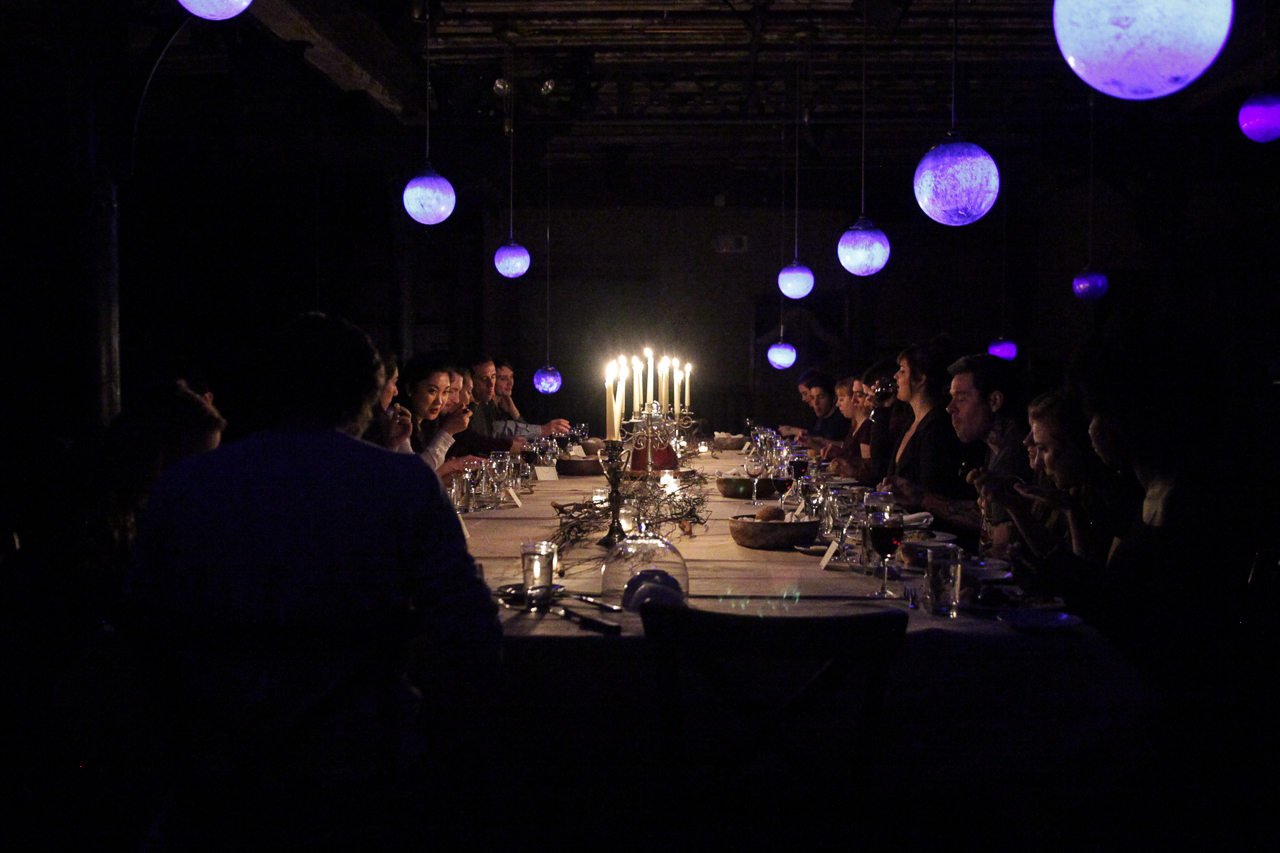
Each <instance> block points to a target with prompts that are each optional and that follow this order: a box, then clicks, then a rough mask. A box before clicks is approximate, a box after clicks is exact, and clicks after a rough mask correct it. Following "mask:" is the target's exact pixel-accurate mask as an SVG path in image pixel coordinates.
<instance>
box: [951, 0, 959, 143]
mask: <svg viewBox="0 0 1280 853" xmlns="http://www.w3.org/2000/svg"><path fill="white" fill-rule="evenodd" d="M959 33H960V5H959V0H951V129H952V130H955V129H956V61H957V56H958V55H959V52H960V49H959V44H960V35H959Z"/></svg>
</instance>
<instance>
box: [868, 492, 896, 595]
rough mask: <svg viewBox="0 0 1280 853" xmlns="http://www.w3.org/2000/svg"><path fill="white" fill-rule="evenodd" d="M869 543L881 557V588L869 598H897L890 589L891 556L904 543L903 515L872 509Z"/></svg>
mask: <svg viewBox="0 0 1280 853" xmlns="http://www.w3.org/2000/svg"><path fill="white" fill-rule="evenodd" d="M867 544H868V545H870V546H871V550H872V551H875V552H876V556H878V557H879V558H880V589H879V590H878V591H876V592H873V593H871V595H869V596H868V598H897V597H898V595H897V593H894V592H890V591H889V557H890V556H891V555H892V554H893V553H894V552H895V551H897V550H898V546H899V545H900V544H902V515H901V514H899V513H895V512H885V511H872V512H869V513H868V514H867Z"/></svg>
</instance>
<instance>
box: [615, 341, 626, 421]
mask: <svg viewBox="0 0 1280 853" xmlns="http://www.w3.org/2000/svg"><path fill="white" fill-rule="evenodd" d="M619 360H621V357H619ZM626 402H627V363H626V362H625V361H623V362H622V365H621V366H620V367H619V368H618V390H617V393H616V396H615V397H614V400H613V428H614V430H615V435H614V436H613V440H614V441H621V440H622V412H623V409H624V406H625V404H626Z"/></svg>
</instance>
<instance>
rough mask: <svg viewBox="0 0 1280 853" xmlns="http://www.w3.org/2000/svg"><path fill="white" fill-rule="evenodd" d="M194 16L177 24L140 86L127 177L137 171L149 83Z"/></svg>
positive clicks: (130, 141) (130, 138)
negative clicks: (140, 126) (140, 127)
mask: <svg viewBox="0 0 1280 853" xmlns="http://www.w3.org/2000/svg"><path fill="white" fill-rule="evenodd" d="M193 17H194V16H192V15H186V16H185V17H183V19H182V23H180V24H178V28H177V29H176V30H174V31H173V35H171V36H169V40H168V41H167V42H165V45H164V49H163V50H161V51H160V55H159V56H157V57H156V61H155V64H154V65H152V66H151V73H150V74H148V75H147V82H146V83H144V84H143V86H142V94H141V95H139V96H138V108H137V109H136V110H135V111H134V113H133V135H132V136H131V137H129V177H131V178H132V177H133V175H134V173H135V172H137V171H138V125H139V123H140V122H141V121H142V105H143V104H145V103H146V102H147V92H149V91H151V81H152V80H154V79H155V77H156V72H157V71H158V70H160V63H161V62H164V58H165V56H166V55H167V54H168V53H169V48H171V47H173V43H174V42H175V41H177V40H178V34H179V33H181V32H182V31H183V30H185V29H186V28H187V24H189V23H191V19H192V18H193Z"/></svg>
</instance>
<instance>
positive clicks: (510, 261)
mask: <svg viewBox="0 0 1280 853" xmlns="http://www.w3.org/2000/svg"><path fill="white" fill-rule="evenodd" d="M493 265H494V266H495V267H497V269H498V272H500V273H501V274H502V275H504V276H506V277H507V278H519V277H520V276H522V275H524V274H525V273H527V272H528V271H529V250H528V249H526V248H525V247H524V246H521V245H520V244H519V243H517V242H516V241H515V240H512V241H511V242H509V243H504V244H503V245H501V246H499V247H498V251H496V252H494V253H493Z"/></svg>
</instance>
